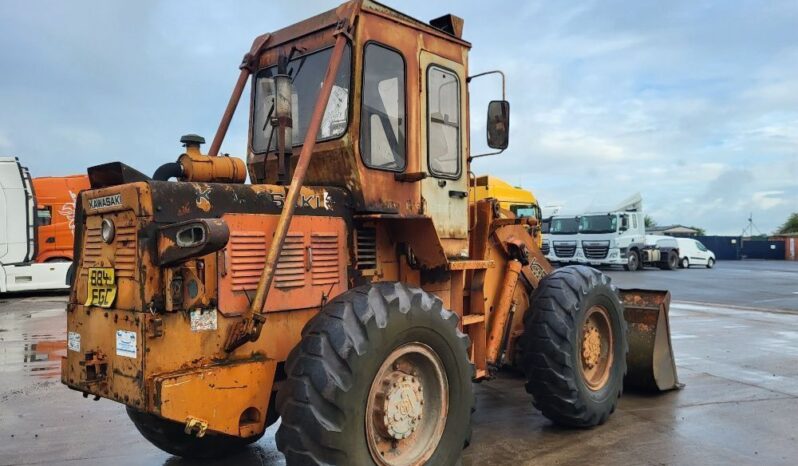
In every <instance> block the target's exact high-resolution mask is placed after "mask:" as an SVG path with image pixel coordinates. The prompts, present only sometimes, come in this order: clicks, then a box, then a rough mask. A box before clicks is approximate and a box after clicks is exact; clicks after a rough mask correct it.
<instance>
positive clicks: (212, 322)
mask: <svg viewBox="0 0 798 466" xmlns="http://www.w3.org/2000/svg"><path fill="white" fill-rule="evenodd" d="M211 330H216V309H205V310H202V309H195V310H193V311H191V331H192V332H208V331H211Z"/></svg>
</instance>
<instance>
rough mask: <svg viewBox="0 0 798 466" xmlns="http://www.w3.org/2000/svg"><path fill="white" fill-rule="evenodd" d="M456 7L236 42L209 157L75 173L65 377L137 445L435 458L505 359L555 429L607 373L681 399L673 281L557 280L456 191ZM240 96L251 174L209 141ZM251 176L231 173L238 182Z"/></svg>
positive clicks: (595, 404)
mask: <svg viewBox="0 0 798 466" xmlns="http://www.w3.org/2000/svg"><path fill="white" fill-rule="evenodd" d="M462 30H463V21H462V20H461V19H460V18H458V17H456V16H452V15H446V16H443V17H441V18H437V19H434V20H432V21H430V22H429V23H423V22H420V21H418V20H415V19H413V18H410V17H408V16H406V15H404V14H402V13H400V12H398V11H396V10H393V9H391V8H388V7H386V6H383V5H381V4H378V3H375V2H372V1H368V0H355V1H352V2H348V3H344V4H342V5H341V6H339V7H338V8H336V9H334V10H331V11H328V12H326V13H323V14H320V15H318V16H315V17H312V18H310V19H307V20H305V21H302V22H300V23H297V24H294V25H292V26H289V27H287V28H285V29H281V30H279V31H275V32H272V33H270V34H264V35H262V36H260V37H258V38H256V39H255V41H254V43H253V44H252V47H251V49H250V50H249V52H247V53H246V55H245V56H244V59H243V61H242V63H241V66H240V73H239V77H238V81H237V83H236V85H235V87H234V89H233V92H232V96H231V98H230V101H229V103H228V105H227V108H226V110H225V112H224V114H223V117H222V119H221V123H220V124H219V128H218V130H217V132H216V135H215V137H214V139H213V141H212V143H211V144H210V148H209V150H208V152H207V153H203V152H202V150H201V145H202V144H203V143H204V139H203V138H202V137H200V136H197V135H187V136H184V137H183V138H182V139H181V142H182V143H183V144H184V146H185V151H184V153H183V154H181V155H180V156H179V158H178V159H177V161H176V162H172V163H167V164H165V165H163V166H162V167H160V168H159V169H158V170H157V171H156V172H155V174H154V175H153V176H152V177H150V176H147V175H145V174H142V173H140V172H138V171H136V170H135V169H133V168H131V167H129V166H127V165H125V164H124V163H121V162H113V163H108V164H104V165H99V166H95V167H91V168H90V169H89V170H88V174H89V179H90V182H91V189H90V190H87V191H83V192H82V193H81V194H80V195H79V197H78V202H77V209H76V218H75V234H76V241H75V251H74V255H75V258H76V261H75V263H74V270H73V271H72V277H73V288H72V292H71V297H70V301H69V304H68V307H67V325H68V351H67V356H66V357H65V358H64V360H63V365H62V380H63V383H64V384H66V385H67V386H69V387H70V388H72V389H74V390H78V391H81V392H83V393H84V394H85V395H86V396H88V395H92V396H94V397H97V398H99V397H103V398H108V399H111V400H116V401H118V402H120V403H123V404H124V405H126V407H127V410H128V413H129V416H130V418H131V419H132V421H133V423H134V424H135V426H136V427H137V428H138V430H139V431H140V432H141V433H142V434H143V435H144V437H146V438H147V439H148V440H149V441H150V442H152V443H153V444H154V445H155V446H157V447H159V448H161V449H163V450H165V451H167V452H169V453H172V454H174V455H179V456H183V457H218V456H222V455H225V454H229V453H233V452H235V451H236V450H237V449H240V448H243V446H244V445H246V444H248V443H251V442H254V441H256V440H257V439H258V438H260V437H261V436H262V435H263V432H264V429H265V428H266V427H268V426H269V425H271V424H272V423H275V422H276V421H277V419H278V418H281V419H282V422H281V424H280V426H279V429H278V431H277V447H278V448H279V449H280V451H282V452H283V453H284V454H285V457H286V460H287V462H288V464H290V465H296V464H340V465H368V464H375V465H420V464H433V465H450V464H454V463H456V462H457V461H458V459H459V458H460V456H461V453H462V449H463V448H464V446H466V445H467V444H468V442H469V440H470V435H471V434H470V432H471V428H470V422H471V414H472V412H473V410H474V407H475V406H474V394H473V390H472V382H474V381H478V380H487V379H490V378H492V377H493V376H494V374H495V373H496V371H497V370H499V369H500V368H502V366H506V365H513V366H517V367H520V368H521V369H523V371H524V372H525V374H526V377H527V378H528V383H527V390H528V391H529V392H530V393H531V394H532V395H533V399H534V404H535V406H537V407H538V408H539V409H540V410H541V411H542V413H543V414H544V415H545V416H547V417H548V418H550V419H551V420H552V421H553V422H555V423H557V424H561V425H566V426H576V427H592V426H596V425H598V424H601V423H603V422H604V421H606V420H607V418H608V417H609V416H610V414H611V413H612V412H613V410H614V408H615V406H616V404H617V402H618V397H619V396H620V394H621V391H622V388H623V386H624V383H626V385H636V386H639V387H642V388H646V389H651V390H667V389H671V388H674V387H676V385H677V381H676V372H675V368H674V365H673V357H672V354H671V346H670V336H669V331H668V319H667V311H668V301H669V295H668V293H667V292H664V291H640V290H631V291H621V290H616V289H615V288H613V287H612V286H611V285H610V281H609V279H608V278H607V277H606V276H604V275H603V274H601V273H600V272H598V271H596V270H594V269H591V268H588V267H564V268H561V269H558V270H552V267H551V266H550V265H549V264H548V263H547V262H546V260H545V258H544V257H543V255H541V253H540V250H539V249H538V242H537V239H536V237H535V236H536V235H537V234H538V233H537V232H539V231H540V230H539V228H537V219H535V218H534V217H531V218H530V217H523V218H515V217H513V216H507V215H500V209H499V207H498V204H497V202H496V201H495V200H493V199H484V200H480V201H477V202H473V203H469V198H468V192H469V180H470V179H473V176H472V174H471V172H470V165H471V161H472V160H473V159H474V158H475V157H478V156H481V155H491V154H472V153H471V142H470V141H469V138H468V135H469V108H468V86H469V82H470V81H472V80H473V79H480V78H482V77H485V76H492V77H494V78H495V77H496V76H499V77H501V78H502V98H501V99H499V100H495V101H493V102H491V103H490V105H489V107H488V109H487V145H488V146H489V147H490V148H492V149H493V150H494V152H495V153H498V152H501V151H502V150H504V149H505V148H506V147H507V145H508V136H509V123H510V120H509V110H510V109H509V104H508V102H507V101H506V100H505V99H504V91H503V89H504V86H503V75H501V74H500V73H499V72H493V73H479V74H473V75H471V74H469V73H470V72H469V69H468V52H469V49H470V47H471V45H470V44H469V43H468V42H466V41H465V40H464V39H463V37H462ZM247 85H249V86H250V89H251V91H250V93H249V95H250V100H249V107H250V119H249V123H250V127H249V140H248V154H247V162H246V164H245V163H244V161H243V160H241V159H238V158H235V157H229V156H227V155H220V148H221V145H222V142H223V140H224V137H225V133H226V132H227V128H228V126H229V124H230V121H231V119H232V117H233V114H234V112H235V110H236V108H237V107H238V104H239V101H240V100H241V97H242V95H243V91H244V88H245V87H247ZM247 175H249V180H250V182H251V184H245V183H244V182H245V179H246V177H247Z"/></svg>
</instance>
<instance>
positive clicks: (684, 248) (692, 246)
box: [675, 238, 715, 269]
mask: <svg viewBox="0 0 798 466" xmlns="http://www.w3.org/2000/svg"><path fill="white" fill-rule="evenodd" d="M675 239H676V242H677V243H678V244H679V267H681V268H683V269H686V268H688V267H690V266H691V265H703V266H705V267H706V268H708V269H711V268H712V267H714V266H715V253H714V252H712V251H710V250H709V249H707V247H706V246H704V245H703V244H701V241H698V240H694V239H692V238H675Z"/></svg>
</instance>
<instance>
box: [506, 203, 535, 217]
mask: <svg viewBox="0 0 798 466" xmlns="http://www.w3.org/2000/svg"><path fill="white" fill-rule="evenodd" d="M510 211H512V213H514V214H515V216H516V217H518V218H521V217H534V218H536V219H538V220H540V209H539V208H538V206H536V205H535V204H513V205H511V206H510Z"/></svg>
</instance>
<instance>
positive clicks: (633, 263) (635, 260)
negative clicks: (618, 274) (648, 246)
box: [623, 250, 640, 272]
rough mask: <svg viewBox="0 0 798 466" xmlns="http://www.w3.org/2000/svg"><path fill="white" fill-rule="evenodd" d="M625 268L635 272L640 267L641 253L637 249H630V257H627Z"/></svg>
mask: <svg viewBox="0 0 798 466" xmlns="http://www.w3.org/2000/svg"><path fill="white" fill-rule="evenodd" d="M623 268H624V269H625V270H628V271H629V272H634V271H636V270H638V269H639V268H640V254H639V253H638V252H637V251H636V250H631V251H629V257H628V258H627V259H626V265H624V266H623Z"/></svg>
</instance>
